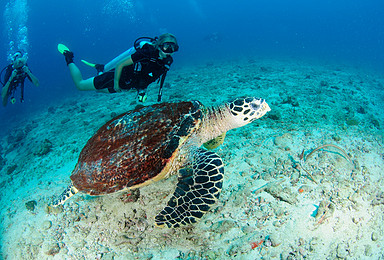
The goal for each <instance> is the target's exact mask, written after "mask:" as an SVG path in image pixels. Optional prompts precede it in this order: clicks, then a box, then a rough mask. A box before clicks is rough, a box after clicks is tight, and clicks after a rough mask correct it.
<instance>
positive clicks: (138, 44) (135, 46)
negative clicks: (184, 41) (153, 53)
mask: <svg viewBox="0 0 384 260" xmlns="http://www.w3.org/2000/svg"><path fill="white" fill-rule="evenodd" d="M156 40H157V37H156V38H151V37H140V38H138V39H136V41H135V42H134V43H133V47H131V48H129V49H128V50H126V51H125V52H123V53H122V54H120V55H119V56H117V57H116V58H114V59H113V60H111V61H110V62H108V63H107V64H105V65H104V71H110V70H112V69H114V68H116V65H117V64H118V63H119V62H120V61H122V60H124V59H126V58H127V57H128V56H130V55H132V54H133V53H135V52H136V51H137V50H138V49H140V48H141V47H143V45H144V44H146V43H149V44H153V43H154V42H156Z"/></svg>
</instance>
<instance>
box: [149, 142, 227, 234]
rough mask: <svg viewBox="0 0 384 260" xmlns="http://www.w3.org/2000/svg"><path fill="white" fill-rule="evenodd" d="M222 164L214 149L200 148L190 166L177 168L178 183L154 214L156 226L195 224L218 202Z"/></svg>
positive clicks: (222, 172) (221, 181)
mask: <svg viewBox="0 0 384 260" xmlns="http://www.w3.org/2000/svg"><path fill="white" fill-rule="evenodd" d="M223 175H224V165H223V162H222V160H221V158H220V157H219V156H218V155H217V154H216V153H214V152H210V151H206V150H203V149H199V150H198V151H197V153H196V155H195V160H194V161H193V162H192V165H191V168H185V169H181V170H180V171H179V182H178V183H177V187H176V190H175V192H174V193H173V195H172V198H171V199H170V200H169V201H168V205H167V206H166V207H165V208H164V209H163V210H162V211H161V212H160V213H159V214H158V215H157V216H156V217H155V223H156V225H157V226H164V225H165V224H166V225H167V226H168V227H179V226H180V225H186V224H191V223H195V222H196V221H197V219H199V218H201V217H202V216H203V215H204V214H205V213H206V212H207V211H208V210H209V209H210V208H211V206H212V205H213V204H214V203H215V202H216V201H217V199H218V198H219V195H220V191H221V188H222V185H223Z"/></svg>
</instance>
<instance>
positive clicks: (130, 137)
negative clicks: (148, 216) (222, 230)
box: [51, 97, 270, 227]
mask: <svg viewBox="0 0 384 260" xmlns="http://www.w3.org/2000/svg"><path fill="white" fill-rule="evenodd" d="M268 111H270V108H269V106H268V104H267V103H266V102H265V100H264V99H259V98H253V97H246V98H237V99H235V100H234V101H232V102H229V103H225V104H224V105H221V106H218V107H211V108H206V107H204V106H203V105H202V104H201V103H200V102H198V101H190V102H179V103H161V104H155V105H151V106H145V107H140V108H136V109H134V110H132V111H129V112H126V113H124V114H121V115H119V116H116V117H115V118H113V119H111V120H110V121H109V122H107V123H106V124H105V125H104V126H102V127H101V128H100V129H99V130H98V131H97V132H96V134H95V135H94V136H93V137H92V138H91V139H89V140H88V142H87V144H86V145H85V147H84V148H83V150H82V151H81V153H80V156H79V160H78V162H77V164H76V166H75V169H74V170H73V172H72V175H71V177H70V178H71V180H72V184H71V185H70V186H69V187H68V188H67V189H66V190H65V191H64V192H63V193H62V194H61V195H60V197H59V198H58V199H57V200H56V201H54V202H53V204H52V205H51V206H54V207H55V206H58V205H60V204H63V203H64V201H66V200H67V199H68V198H70V197H71V196H73V195H74V194H76V193H77V192H83V193H87V194H89V195H104V194H108V193H113V192H117V191H121V190H127V189H135V188H138V187H141V186H144V185H148V184H150V183H153V182H155V181H159V180H161V179H163V178H166V177H168V176H170V175H172V174H175V173H177V172H178V174H179V175H178V176H179V177H178V183H177V187H176V189H175V192H174V194H173V196H172V197H171V199H170V200H169V201H168V204H167V206H166V207H165V208H164V209H163V210H162V211H161V212H160V213H158V215H157V216H156V217H155V224H156V225H158V226H164V225H167V226H168V227H178V226H180V225H186V224H190V223H195V222H196V220H197V219H199V218H201V217H202V216H203V215H204V214H205V213H206V212H207V211H208V210H209V208H210V207H211V206H212V204H214V203H215V202H216V201H217V199H218V198H219V194H220V191H221V188H222V182H223V174H224V166H223V162H222V160H221V158H220V157H219V156H218V155H217V154H216V153H214V152H212V151H209V150H206V149H204V148H201V146H202V145H203V144H205V143H206V145H205V146H206V147H208V148H210V147H215V146H217V144H215V141H216V140H218V142H219V143H220V142H222V140H223V138H224V136H223V134H225V133H226V132H227V131H228V130H231V129H234V128H237V127H241V126H244V125H246V124H248V123H250V122H252V121H254V120H255V119H258V118H260V117H262V116H263V115H264V114H265V113H267V112H268ZM210 140H213V141H211V142H210V143H207V142H208V141H210ZM216 143H217V142H216Z"/></svg>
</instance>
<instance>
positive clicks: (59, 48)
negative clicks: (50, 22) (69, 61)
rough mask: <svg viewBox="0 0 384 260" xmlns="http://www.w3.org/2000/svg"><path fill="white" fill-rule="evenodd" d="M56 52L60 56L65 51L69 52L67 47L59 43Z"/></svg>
mask: <svg viewBox="0 0 384 260" xmlns="http://www.w3.org/2000/svg"><path fill="white" fill-rule="evenodd" d="M57 50H58V51H59V52H60V53H61V54H64V52H66V51H70V50H69V48H68V47H67V46H65V45H64V44H62V43H59V44H58V45H57Z"/></svg>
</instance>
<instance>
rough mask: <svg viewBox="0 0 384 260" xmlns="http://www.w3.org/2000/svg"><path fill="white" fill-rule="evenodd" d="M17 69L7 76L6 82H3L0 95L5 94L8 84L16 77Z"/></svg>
mask: <svg viewBox="0 0 384 260" xmlns="http://www.w3.org/2000/svg"><path fill="white" fill-rule="evenodd" d="M16 75H17V71H16V70H13V71H12V74H11V76H10V77H9V79H8V81H7V83H5V85H4V87H3V89H2V90H1V95H2V96H4V95H6V94H7V92H8V89H9V86H10V85H11V82H12V81H13V78H14V77H16Z"/></svg>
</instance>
